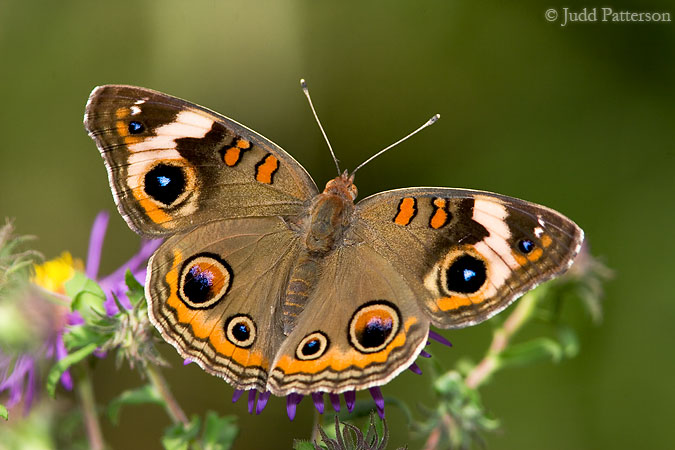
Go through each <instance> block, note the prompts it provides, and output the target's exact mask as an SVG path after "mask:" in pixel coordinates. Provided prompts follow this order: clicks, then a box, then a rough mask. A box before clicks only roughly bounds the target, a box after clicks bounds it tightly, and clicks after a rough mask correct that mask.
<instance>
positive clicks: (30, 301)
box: [0, 212, 161, 412]
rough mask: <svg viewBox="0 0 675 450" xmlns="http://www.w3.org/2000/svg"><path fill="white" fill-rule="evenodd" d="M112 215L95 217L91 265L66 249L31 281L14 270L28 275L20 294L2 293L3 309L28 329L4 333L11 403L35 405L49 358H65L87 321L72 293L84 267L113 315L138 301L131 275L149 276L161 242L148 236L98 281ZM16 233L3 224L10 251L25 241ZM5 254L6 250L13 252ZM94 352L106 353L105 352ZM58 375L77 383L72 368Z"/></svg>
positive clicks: (0, 368)
mask: <svg viewBox="0 0 675 450" xmlns="http://www.w3.org/2000/svg"><path fill="white" fill-rule="evenodd" d="M108 218H109V216H108V214H107V213H105V212H102V213H99V214H98V216H97V217H96V220H95V221H94V225H93V227H92V230H91V234H90V238H89V250H88V256H87V262H86V265H85V264H83V263H82V262H81V261H79V260H77V259H75V258H73V257H72V256H71V255H70V253H68V252H64V253H62V254H61V255H60V256H59V257H57V258H54V259H52V260H49V261H46V262H44V263H43V264H36V265H34V266H33V271H34V274H33V275H32V276H31V277H30V281H31V282H32V284H30V285H29V284H28V283H27V281H28V274H27V272H26V273H23V272H21V271H19V270H16V269H15V270H13V272H12V273H13V275H14V276H15V277H17V276H23V277H24V278H25V280H24V281H25V282H24V285H23V288H22V289H21V290H20V291H18V293H17V294H16V295H13V296H3V297H2V298H0V309H2V312H3V314H2V315H3V317H9V316H10V315H11V317H15V320H12V322H13V323H14V324H15V325H16V324H17V323H18V324H19V325H16V327H17V328H19V329H22V330H24V333H23V334H24V335H25V336H26V339H24V340H22V341H21V342H19V341H17V339H15V338H14V339H13V340H11V341H10V340H8V339H6V338H5V337H6V336H5V335H4V334H2V333H0V394H2V393H7V394H8V401H7V406H8V407H12V406H14V405H16V404H17V403H19V402H20V401H22V400H23V405H24V411H25V412H27V411H28V410H29V408H30V406H31V404H32V403H33V402H34V399H35V397H36V395H37V394H38V392H39V386H41V382H42V378H43V377H42V376H41V374H42V372H43V369H44V366H45V362H48V361H60V360H62V359H64V358H65V357H66V356H68V346H67V343H68V342H69V339H68V338H69V337H70V336H69V334H70V333H71V332H72V331H73V330H75V329H76V328H77V327H79V326H82V325H84V323H85V318H84V317H83V316H82V314H80V312H79V311H77V310H72V311H71V307H74V303H73V304H71V301H72V300H73V299H74V297H73V299H71V298H69V297H68V296H67V295H66V292H67V290H68V289H67V286H68V283H69V282H70V281H71V280H74V279H75V278H76V274H78V273H81V272H82V271H83V270H84V271H85V273H86V275H87V277H89V278H90V279H92V280H95V281H98V282H99V284H100V288H101V289H102V290H103V294H102V295H104V296H105V301H104V302H103V306H104V307H105V312H106V313H107V315H108V316H109V317H112V316H115V315H116V314H117V313H118V312H119V306H118V305H121V306H122V307H123V308H124V309H126V310H131V309H132V306H133V305H132V304H131V302H130V301H129V299H128V298H127V296H126V292H127V290H128V288H127V285H126V283H125V274H126V273H127V271H131V272H132V274H133V275H134V278H136V279H137V280H142V281H144V279H145V263H146V262H147V259H148V257H149V256H150V255H151V254H152V252H154V250H155V249H156V248H157V246H158V245H159V244H160V243H161V241H159V240H155V241H144V242H143V243H142V245H141V249H140V251H139V252H138V253H137V254H136V255H134V256H133V257H132V258H131V259H129V261H127V262H126V263H125V264H123V265H122V266H121V267H120V268H118V269H117V270H115V271H114V272H113V273H112V274H110V275H108V276H106V277H103V278H102V279H100V280H97V276H98V269H99V264H100V260H101V253H102V249H103V241H104V238H105V232H106V228H107V225H108ZM8 227H10V230H9V231H8V229H7V228H8ZM10 232H11V226H10V225H6V226H5V227H3V228H0V250H5V249H3V248H2V246H3V245H4V244H5V243H6V242H9V243H10V244H13V243H14V242H15V241H17V240H21V238H17V239H15V240H9V239H8V236H9V235H10ZM7 246H8V245H5V247H7ZM0 253H2V254H4V255H6V254H7V253H8V252H7V251H4V252H0ZM27 254H30V253H27V252H24V253H20V254H17V255H18V256H21V257H25V256H26V255H27ZM5 267H9V268H16V267H17V264H16V263H12V264H4V263H3V264H0V268H5ZM7 272H9V270H6V271H5V272H2V273H0V277H1V278H2V279H5V278H7ZM97 289H98V287H97ZM5 313H6V314H5ZM10 313H11V314H10ZM70 341H77V339H76V338H75V339H71V340H70ZM94 354H96V355H97V356H104V353H103V352H102V351H98V352H94ZM58 380H59V381H60V383H61V385H62V386H63V387H64V388H65V389H67V390H71V389H72V388H73V379H72V376H71V374H70V372H69V371H68V370H64V371H63V372H62V373H60V377H59V378H58Z"/></svg>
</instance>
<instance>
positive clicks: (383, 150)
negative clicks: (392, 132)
mask: <svg viewBox="0 0 675 450" xmlns="http://www.w3.org/2000/svg"><path fill="white" fill-rule="evenodd" d="M440 118H441V115H440V114H434V115H433V116H432V117H431V119H429V120H427V121H426V122H425V123H424V125H422V126H421V127H419V128H418V129H416V130H415V131H413V132H412V133H410V134H409V135H407V136H405V137H402V138H401V139H399V140H398V141H396V142H394V143H393V144H391V145H390V146H389V147H386V148H383V149H382V150H380V151H379V152H377V153H375V154H374V155H373V156H371V157H370V158H368V159H366V160H365V161H363V162H362V163H361V164H359V166H358V167H357V168H356V169H354V171H353V172H352V176H354V174H355V173H356V171H357V170H359V169H360V168H361V167H363V166H365V165H366V164H368V163H369V162H371V161H372V160H374V159H375V158H377V157H378V156H380V155H381V154H382V153H384V152H386V151H387V150H389V149H391V148H393V147H396V146H397V145H398V144H400V143H401V142H403V141H405V140H406V139H408V138H410V137H412V136H414V135H416V134H417V133H419V132H420V131H422V130H423V129H425V128H426V127H428V126H429V125H433V124H434V123H436V121H437V120H438V119H440Z"/></svg>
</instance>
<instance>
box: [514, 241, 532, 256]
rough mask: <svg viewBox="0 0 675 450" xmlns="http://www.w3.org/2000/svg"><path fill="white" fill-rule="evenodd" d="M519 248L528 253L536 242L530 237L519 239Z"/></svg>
mask: <svg viewBox="0 0 675 450" xmlns="http://www.w3.org/2000/svg"><path fill="white" fill-rule="evenodd" d="M518 250H520V251H521V252H523V253H525V254H528V253H530V252H531V251H532V250H534V242H532V241H531V240H529V239H521V240H520V241H518Z"/></svg>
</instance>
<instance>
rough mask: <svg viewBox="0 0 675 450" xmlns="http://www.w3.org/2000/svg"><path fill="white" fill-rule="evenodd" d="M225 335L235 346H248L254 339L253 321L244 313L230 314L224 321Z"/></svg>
mask: <svg viewBox="0 0 675 450" xmlns="http://www.w3.org/2000/svg"><path fill="white" fill-rule="evenodd" d="M225 336H226V337H227V340H228V341H230V342H232V343H233V344H234V345H236V346H237V347H241V348H248V347H250V346H251V345H253V342H254V341H255V337H256V329H255V322H253V319H251V317H249V316H247V315H246V314H238V315H236V316H232V317H230V318H229V319H227V322H225Z"/></svg>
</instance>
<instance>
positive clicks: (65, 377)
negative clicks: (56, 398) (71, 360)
mask: <svg viewBox="0 0 675 450" xmlns="http://www.w3.org/2000/svg"><path fill="white" fill-rule="evenodd" d="M55 344H56V360H57V361H60V360H62V359H63V358H65V357H66V356H68V350H66V345H65V344H64V343H63V332H61V333H59V334H57V335H56V343H55ZM61 384H62V385H63V387H64V388H66V390H68V391H72V390H73V377H72V376H70V372H69V371H67V370H66V371H65V372H63V374H61Z"/></svg>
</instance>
